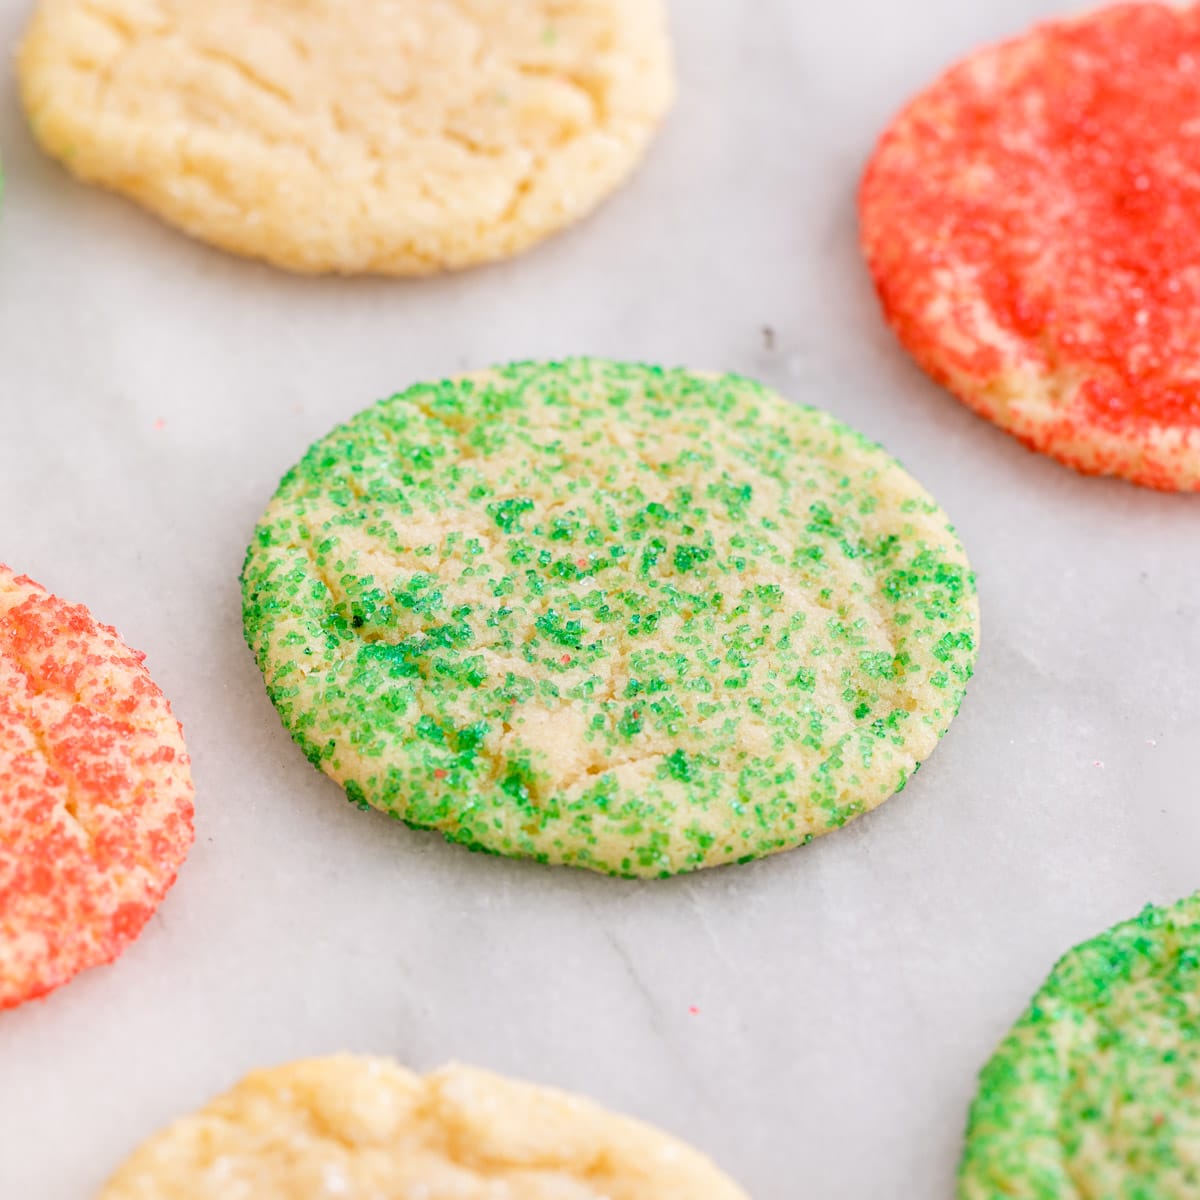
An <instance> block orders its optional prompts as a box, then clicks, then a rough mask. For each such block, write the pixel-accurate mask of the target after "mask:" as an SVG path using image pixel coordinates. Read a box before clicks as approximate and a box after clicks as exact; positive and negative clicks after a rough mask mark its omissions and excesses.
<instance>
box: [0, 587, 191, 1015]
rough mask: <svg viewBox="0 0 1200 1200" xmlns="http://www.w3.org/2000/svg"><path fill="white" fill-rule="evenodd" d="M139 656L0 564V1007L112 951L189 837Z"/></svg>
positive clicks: (168, 722) (185, 780)
mask: <svg viewBox="0 0 1200 1200" xmlns="http://www.w3.org/2000/svg"><path fill="white" fill-rule="evenodd" d="M142 660H143V655H141V654H138V653H136V652H135V651H132V650H130V649H129V648H128V647H126V646H125V645H124V644H123V643H122V642H121V639H120V638H119V637H118V635H117V633H116V631H115V630H113V629H110V628H109V627H108V626H107V625H100V624H98V623H97V622H96V621H95V620H94V619H93V618H92V616H91V615H90V614H89V613H88V611H87V610H86V609H84V608H82V607H80V606H78V605H73V604H67V603H66V602H65V601H63V600H60V599H58V597H56V596H52V595H49V594H48V593H47V592H46V591H45V590H44V589H43V588H41V587H40V586H39V585H38V584H36V583H34V582H33V581H32V580H31V579H27V578H25V577H24V576H18V575H15V574H14V573H13V572H12V571H11V570H10V569H9V568H8V567H5V566H3V565H0V1009H4V1008H10V1007H12V1006H13V1005H16V1004H20V1003H21V1002H22V1001H24V1000H30V999H32V998H34V997H35V996H41V995H43V994H45V993H46V992H49V991H51V990H52V989H53V988H56V987H59V986H60V985H61V984H64V983H66V982H67V981H68V980H69V979H70V978H71V977H72V976H74V975H75V974H76V973H78V972H79V971H82V970H83V969H84V968H85V967H91V966H96V965H98V964H100V963H106V962H109V961H111V960H112V959H113V958H115V957H116V956H117V955H118V954H120V953H121V951H122V950H123V949H124V948H125V946H126V945H127V944H128V943H129V942H131V941H132V940H133V939H134V938H135V937H136V936H137V935H138V933H139V932H140V931H141V928H142V926H143V925H144V924H145V923H146V922H147V921H148V920H149V919H150V917H151V915H152V914H153V913H154V910H155V908H156V907H157V906H158V903H159V901H161V900H162V898H163V896H164V895H165V893H166V891H167V889H168V888H169V887H170V886H171V884H172V883H173V882H174V881H175V872H176V870H177V869H178V867H179V866H180V864H181V863H182V862H183V860H184V857H185V856H186V855H187V851H188V848H189V847H190V846H191V843H192V781H191V775H190V773H189V769H188V756H187V753H186V750H185V748H184V743H183V734H182V732H181V730H180V728H179V723H178V722H177V721H176V720H175V719H174V718H173V717H172V716H171V708H170V705H169V704H168V703H167V701H166V700H165V699H164V698H163V695H162V693H161V692H160V691H159V690H158V688H157V687H156V686H155V684H154V682H153V681H152V680H151V678H150V676H149V674H148V673H147V672H146V668H145V667H144V666H143V665H142Z"/></svg>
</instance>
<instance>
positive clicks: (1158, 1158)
mask: <svg viewBox="0 0 1200 1200" xmlns="http://www.w3.org/2000/svg"><path fill="white" fill-rule="evenodd" d="M1197 1195H1200V896H1191V897H1189V898H1188V899H1186V900H1182V901H1180V902H1179V903H1178V904H1175V905H1172V906H1171V907H1169V908H1147V909H1146V910H1145V912H1143V913H1142V915H1141V916H1140V917H1138V918H1136V919H1135V920H1133V921H1127V922H1125V923H1124V924H1122V925H1118V926H1117V927H1116V928H1115V929H1110V930H1109V931H1108V932H1107V933H1104V934H1101V935H1100V936H1099V937H1097V938H1094V939H1093V940H1092V941H1090V942H1086V943H1085V944H1084V945H1082V946H1077V947H1076V948H1075V949H1074V950H1072V951H1071V952H1070V953H1069V954H1067V955H1066V956H1065V957H1064V958H1063V959H1062V960H1061V961H1060V962H1059V963H1058V965H1057V966H1056V967H1055V968H1054V970H1053V972H1052V973H1051V975H1050V978H1049V979H1048V980H1047V981H1046V983H1045V984H1044V986H1043V987H1042V989H1041V991H1039V992H1038V994H1037V995H1036V996H1035V997H1034V999H1033V1002H1032V1004H1030V1006H1029V1009H1028V1011H1027V1012H1026V1013H1025V1015H1024V1016H1023V1017H1021V1019H1020V1020H1019V1021H1018V1022H1017V1024H1016V1025H1015V1026H1014V1027H1013V1030H1012V1032H1011V1033H1010V1034H1009V1036H1008V1037H1007V1039H1006V1040H1005V1041H1004V1043H1003V1045H1002V1046H1001V1047H1000V1049H999V1050H997V1051H996V1054H995V1056H994V1057H993V1059H992V1060H991V1062H990V1063H988V1065H987V1067H986V1068H985V1069H984V1071H983V1075H982V1078H981V1080H980V1085H979V1095H978V1097H977V1098H976V1100H975V1103H974V1105H973V1106H972V1108H971V1118H970V1125H969V1128H968V1130H967V1149H966V1154H965V1156H964V1158H963V1162H962V1169H961V1172H960V1177H959V1196H960V1198H961V1200H994V1198H995V1197H997V1196H1004V1197H1007V1198H1010V1200H1052V1198H1053V1200H1067V1198H1068V1197H1079V1200H1083V1198H1084V1197H1089V1196H1097V1197H1099V1196H1104V1197H1114V1200H1115V1198H1116V1197H1122V1198H1125V1197H1128V1200H1143V1198H1144V1200H1185V1198H1187V1197H1193V1196H1197Z"/></svg>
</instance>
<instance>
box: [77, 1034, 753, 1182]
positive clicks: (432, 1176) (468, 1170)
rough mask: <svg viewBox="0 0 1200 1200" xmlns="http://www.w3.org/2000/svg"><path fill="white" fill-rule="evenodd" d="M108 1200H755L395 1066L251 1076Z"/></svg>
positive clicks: (458, 1073) (324, 1066) (310, 1067)
mask: <svg viewBox="0 0 1200 1200" xmlns="http://www.w3.org/2000/svg"><path fill="white" fill-rule="evenodd" d="M100 1200H747V1198H746V1196H745V1193H744V1192H743V1191H742V1190H741V1189H740V1188H739V1187H737V1185H736V1184H734V1183H733V1182H732V1181H731V1180H729V1179H728V1178H727V1177H726V1176H724V1175H723V1174H722V1173H721V1172H720V1171H718V1170H717V1168H716V1167H715V1166H713V1164H712V1163H711V1162H710V1161H709V1160H708V1159H706V1158H705V1157H704V1156H703V1155H701V1154H699V1153H698V1152H697V1151H695V1150H693V1149H692V1148H691V1147H689V1146H686V1145H684V1144H683V1143H682V1142H678V1141H676V1140H675V1139H674V1138H671V1137H668V1136H667V1135H666V1134H664V1133H660V1132H659V1131H658V1130H656V1129H652V1128H650V1127H649V1126H647V1125H642V1124H640V1123H639V1122H637V1121H633V1120H631V1119H629V1118H628V1117H621V1116H616V1115H614V1114H612V1113H609V1112H606V1111H605V1110H603V1109H601V1108H599V1107H597V1106H596V1105H594V1104H592V1103H590V1102H588V1101H586V1100H582V1099H579V1098H577V1097H574V1096H570V1095H567V1094H565V1093H562V1092H557V1091H552V1090H551V1089H549V1088H542V1087H535V1086H534V1085H532V1084H528V1083H518V1082H514V1081H510V1080H506V1079H501V1078H499V1077H497V1076H495V1075H491V1074H488V1073H486V1072H484V1071H479V1070H474V1069H471V1068H467V1067H458V1066H452V1067H447V1068H445V1069H443V1070H440V1071H437V1072H435V1073H434V1074H432V1075H428V1076H426V1077H424V1078H422V1077H420V1076H417V1075H414V1074H412V1073H411V1072H409V1071H406V1070H404V1069H403V1068H401V1067H398V1066H396V1065H395V1064H394V1063H392V1062H389V1061H387V1060H385V1059H368V1058H353V1057H349V1056H342V1057H336V1058H325V1059H314V1060H311V1061H308V1062H300V1063H294V1064H291V1065H289V1066H284V1067H278V1068H276V1069H274V1070H269V1071H260V1072H257V1073H256V1074H253V1075H251V1076H249V1077H248V1078H247V1079H245V1080H243V1081H242V1082H241V1083H239V1084H238V1085H237V1087H235V1088H234V1089H233V1090H232V1091H230V1092H228V1093H227V1094H226V1095H224V1096H222V1097H220V1098H219V1099H217V1100H215V1101H214V1102H213V1103H212V1104H210V1105H209V1106H208V1107H207V1108H205V1109H204V1110H203V1111H201V1112H200V1113H198V1114H197V1115H195V1116H192V1117H187V1118H185V1119H184V1120H182V1121H179V1122H177V1123H176V1124H174V1125H172V1126H171V1127H170V1128H168V1129H166V1130H165V1131H164V1132H162V1133H160V1134H158V1135H157V1136H156V1137H154V1138H151V1140H150V1141H148V1142H147V1143H146V1144H145V1145H144V1146H142V1147H141V1149H139V1150H138V1151H137V1152H136V1153H135V1154H134V1155H133V1157H132V1158H130V1159H129V1161H128V1162H126V1163H125V1165H124V1166H122V1167H121V1169H120V1170H119V1171H118V1172H117V1173H116V1175H115V1176H113V1178H112V1179H111V1180H110V1181H109V1183H108V1185H107V1186H106V1187H105V1188H104V1190H103V1191H102V1192H101V1194H100Z"/></svg>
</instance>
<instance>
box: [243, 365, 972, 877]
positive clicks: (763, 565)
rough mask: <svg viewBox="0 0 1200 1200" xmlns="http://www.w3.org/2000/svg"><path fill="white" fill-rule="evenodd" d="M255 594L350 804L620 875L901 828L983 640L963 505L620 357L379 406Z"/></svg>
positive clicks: (774, 416) (875, 461)
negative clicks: (952, 520) (905, 805)
mask: <svg viewBox="0 0 1200 1200" xmlns="http://www.w3.org/2000/svg"><path fill="white" fill-rule="evenodd" d="M242 583H243V604H244V616H245V627H246V636H247V639H248V641H249V643H250V646H251V648H252V649H253V650H254V653H255V655H256V657H257V659H258V663H259V665H260V667H261V668H262V670H263V673H264V675H265V677H266V681H267V687H268V690H269V692H270V695H271V698H272V700H273V701H274V703H275V705H276V707H277V708H278V710H279V713H280V715H281V717H282V718H283V722H284V724H285V725H286V727H287V728H288V730H289V731H290V732H291V734H292V736H293V737H294V738H295V739H296V741H297V742H299V744H300V745H301V747H302V748H303V749H304V751H305V753H306V754H307V755H308V757H309V759H310V760H311V761H312V762H313V763H314V764H315V765H316V766H318V767H320V768H321V770H323V771H325V772H326V773H327V774H329V775H330V776H332V777H333V778H334V779H335V780H337V782H339V783H340V784H342V785H343V786H344V787H345V789H346V792H347V794H348V795H349V797H350V799H351V800H353V801H355V802H356V803H358V804H360V805H363V806H364V807H365V806H368V805H373V806H374V807H376V808H379V809H381V810H383V811H384V812H386V813H389V814H391V815H393V816H396V817H400V818H402V819H403V820H405V821H407V822H408V823H409V824H411V825H414V826H417V827H419V828H424V829H435V830H439V831H441V832H442V833H443V834H445V835H446V837H448V838H450V839H451V840H453V841H455V842H458V843H461V844H463V845H466V846H469V847H471V848H472V849H477V850H489V851H493V852H495V853H499V854H506V855H511V856H515V857H522V858H533V859H537V860H539V861H542V862H553V863H568V864H572V865H575V866H580V867H588V868H591V869H593V870H598V871H603V872H607V873H610V874H615V875H640V876H662V875H670V874H673V873H675V872H679V871H687V870H694V869H696V868H698V867H706V866H713V865H717V864H720V863H727V862H734V861H746V860H749V859H752V858H757V857H761V856H762V855H766V854H770V853H773V852H774V851H777V850H786V849H789V848H791V847H793V846H797V845H800V844H802V843H804V842H808V841H811V840H812V839H813V838H814V837H816V836H818V835H819V834H823V833H827V832H829V831H830V830H833V829H837V828H840V827H841V826H843V825H845V824H846V822H848V821H850V820H852V819H853V818H854V817H857V816H859V815H860V814H862V813H865V812H867V811H869V810H870V809H873V808H875V807H876V806H877V805H879V804H881V803H882V802H883V801H884V800H886V799H887V798H888V797H889V796H891V795H892V794H893V793H894V792H896V791H898V790H899V789H900V788H902V787H903V786H904V784H905V782H906V780H907V779H908V777H909V775H910V774H911V773H912V771H913V770H914V768H915V767H916V766H917V764H918V763H919V762H920V761H921V760H922V759H923V758H925V757H926V756H927V755H928V754H929V753H930V752H931V751H932V750H933V749H934V747H935V745H936V744H937V741H938V739H939V737H940V736H941V735H942V733H943V732H944V731H945V730H946V728H947V726H948V725H949V724H950V721H951V719H952V718H953V716H954V714H955V713H956V711H957V710H958V706H959V703H960V701H961V700H962V696H963V692H964V688H965V686H966V681H967V678H968V676H969V675H970V673H971V670H972V667H973V664H974V661H975V647H976V641H977V637H978V611H977V608H976V602H975V588H974V580H973V578H972V575H971V572H970V569H969V567H968V564H967V560H966V556H965V555H964V553H963V550H962V547H961V546H960V545H959V542H958V539H957V538H956V537H955V535H954V533H953V532H952V530H951V529H950V526H949V521H948V519H947V517H946V514H945V513H944V512H942V510H941V509H940V508H939V507H938V506H937V504H935V503H934V502H933V500H931V499H930V497H929V496H928V494H927V493H926V492H925V491H924V490H923V489H922V488H921V487H920V486H919V485H918V484H917V483H916V482H915V481H914V480H913V479H912V478H911V477H910V476H909V475H908V474H906V473H905V471H904V470H903V469H902V468H901V467H900V466H899V465H898V464H897V463H896V462H895V461H894V460H893V459H891V458H890V457H888V455H887V454H886V453H885V452H884V451H882V450H881V449H880V448H879V447H878V446H876V445H874V444H872V443H870V442H868V441H866V440H865V439H864V438H862V437H860V436H859V435H858V434H856V433H854V432H852V431H851V430H850V429H847V428H846V427H845V426H844V425H841V424H839V423H838V422H837V421H835V420H834V419H833V418H832V417H829V416H828V415H826V414H825V413H821V412H818V411H816V410H813V409H806V408H800V407H797V406H793V405H790V404H788V403H787V402H785V401H784V400H782V399H781V398H780V397H778V396H776V395H774V394H772V393H771V392H769V391H767V390H766V389H765V388H763V387H761V386H759V385H758V384H755V383H752V382H751V381H749V380H746V379H741V378H738V377H734V376H726V377H720V376H704V375H698V374H694V373H691V372H688V371H681V370H670V371H667V370H661V369H658V368H654V367H643V366H632V365H627V364H620V363H612V362H603V361H598V360H592V359H580V360H574V361H570V362H566V363H550V364H536V363H527V364H518V365H515V366H509V367H503V368H499V369H496V370H492V371H485V372H481V373H479V374H476V375H470V376H466V377H464V378H460V379H455V380H451V381H449V382H445V383H439V384H428V385H419V386H417V387H413V388H411V389H409V390H408V391H407V392H404V393H402V394H400V395H397V396H393V397H392V398H391V399H390V400H386V401H384V402H382V403H380V404H377V405H376V406H375V407H374V408H370V409H368V410H367V411H366V412H363V413H360V414H359V415H358V416H357V417H355V418H354V419H353V420H351V421H350V422H349V423H348V424H346V425H344V426H342V427H341V428H339V429H337V430H335V431H334V432H333V433H332V434H330V435H329V436H328V437H327V438H325V439H323V440H322V441H320V442H318V443H317V444H316V445H315V446H313V447H312V448H311V449H310V450H309V452H308V453H307V454H306V455H305V457H304V459H303V461H302V462H301V463H300V464H299V465H298V466H297V467H296V468H295V469H294V470H292V471H291V472H290V473H289V474H288V475H287V477H286V478H285V479H284V481H283V483H282V485H281V486H280V488H279V491H278V492H277V494H276V496H275V498H274V499H273V500H272V502H271V504H270V507H269V508H268V510H267V512H266V514H265V516H264V517H263V518H262V520H261V522H260V523H259V526H258V529H257V531H256V532H255V535H254V539H253V542H252V544H251V546H250V549H249V553H248V555H247V559H246V563H245V567H244V570H243V576H242Z"/></svg>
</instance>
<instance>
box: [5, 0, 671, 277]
mask: <svg viewBox="0 0 1200 1200" xmlns="http://www.w3.org/2000/svg"><path fill="white" fill-rule="evenodd" d="M19 80H20V86H21V92H22V96H23V99H24V103H25V107H26V110H27V112H28V114H29V118H30V122H31V124H32V127H33V131H34V133H35V135H36V137H37V138H38V140H39V141H40V142H41V144H42V146H43V147H44V148H45V149H46V150H47V151H48V152H49V153H50V154H52V155H54V156H55V157H56V158H59V159H61V160H62V161H63V162H64V163H65V164H66V165H67V166H68V167H69V168H70V170H71V171H73V172H74V173H75V174H76V175H77V176H79V177H80V178H81V179H84V180H87V181H89V182H92V183H98V184H102V185H104V186H106V187H110V188H113V189H115V190H116V191H119V192H122V193H124V194H125V195H128V196H130V197H132V198H133V199H135V200H137V201H138V202H139V203H141V204H143V205H145V206H146V207H147V208H149V209H151V210H152V211H153V212H155V213H157V214H158V215H159V216H161V217H162V218H164V219H165V220H167V221H168V222H170V223H171V224H173V225H177V226H179V227H180V228H181V229H184V230H186V231H187V232H188V233H190V234H192V235H193V236H194V237H197V238H199V239H201V240H203V241H206V242H211V243H212V244H214V245H216V246H220V247H221V248H222V249H225V250H230V251H232V252H234V253H236V254H244V255H248V256H250V257H252V258H261V259H265V260H266V261H268V262H271V263H274V264H275V265H277V266H280V267H285V268H287V269H289V270H293V271H301V272H312V273H316V272H334V271H336V272H343V273H348V274H358V273H366V272H371V273H379V274H385V275H423V274H428V273H431V272H434V271H440V270H445V269H451V268H459V267H468V266H471V265H473V264H476V263H482V262H487V261H490V260H493V259H498V258H504V257H506V256H508V255H512V254H516V253H518V252H520V251H522V250H525V249H527V248H528V247H529V246H531V245H533V244H534V243H535V242H538V241H540V240H541V239H542V238H544V237H546V236H548V235H550V234H552V233H554V232H556V231H557V230H559V229H561V228H563V227H564V226H566V225H569V224H571V223H572V222H574V221H576V220H578V219H579V218H581V217H583V216H585V215H586V214H587V213H589V212H590V211H591V210H592V209H593V208H595V207H596V205H597V204H599V203H600V201H601V200H603V199H604V198H605V197H606V196H607V195H608V194H609V193H610V192H612V191H613V190H614V189H616V188H617V187H618V186H619V185H620V184H621V183H622V182H623V181H624V179H625V178H626V177H627V176H628V175H629V174H630V173H631V172H632V171H633V169H634V167H635V166H636V165H637V163H638V162H639V160H640V159H641V157H642V154H643V152H644V151H645V149H646V147H647V145H648V143H649V141H650V139H651V136H652V135H653V133H654V130H655V128H656V127H657V125H658V124H659V122H660V121H661V120H662V118H663V117H664V116H665V114H666V112H667V109H668V108H669V107H670V103H671V100H672V97H673V90H674V83H673V69H672V64H671V53H670V45H669V41H668V34H667V18H666V8H665V4H664V0H522V2H521V3H519V4H514V3H513V2H512V0H460V2H457V3H453V4H449V3H440V2H439V3H422V4H396V3H393V2H392V0H356V3H354V4H353V5H349V6H348V5H347V4H345V3H344V2H342V0H305V2H304V3H299V2H298V0H206V2H205V3H203V4H197V3H194V0H161V2H160V3H155V4H147V3H145V0H39V3H38V6H37V9H36V11H35V13H34V16H33V19H32V22H31V24H30V26H29V29H28V32H27V34H26V37H25V40H24V43H23V46H22V49H21V54H20V61H19Z"/></svg>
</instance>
